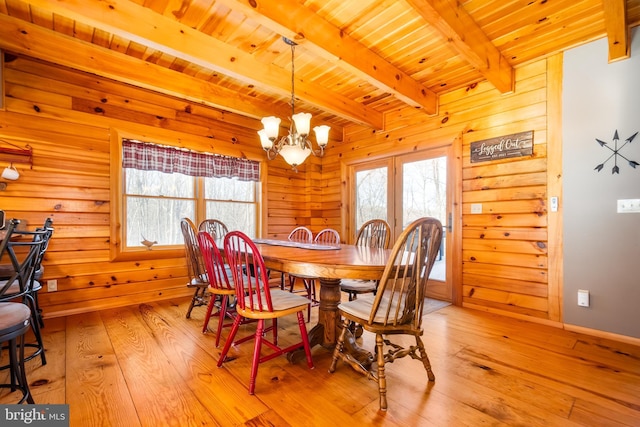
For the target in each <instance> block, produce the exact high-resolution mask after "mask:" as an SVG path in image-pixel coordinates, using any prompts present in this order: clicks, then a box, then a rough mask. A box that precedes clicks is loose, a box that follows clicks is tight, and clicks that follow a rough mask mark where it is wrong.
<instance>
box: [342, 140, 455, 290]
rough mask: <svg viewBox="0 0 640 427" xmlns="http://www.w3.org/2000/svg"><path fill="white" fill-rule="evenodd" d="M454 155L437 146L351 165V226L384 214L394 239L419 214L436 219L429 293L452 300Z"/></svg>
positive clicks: (358, 225)
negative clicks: (436, 248) (438, 229)
mask: <svg viewBox="0 0 640 427" xmlns="http://www.w3.org/2000/svg"><path fill="white" fill-rule="evenodd" d="M452 158H453V155H452V149H451V147H441V148H434V149H430V150H425V151H422V152H417V153H416V152H413V153H411V154H406V155H401V156H395V157H390V158H387V159H382V160H377V161H372V162H366V163H360V164H357V165H353V166H352V167H351V172H352V173H351V180H352V182H353V187H352V191H351V200H352V202H353V203H351V206H353V214H352V218H351V224H352V227H351V229H353V230H358V229H359V228H360V226H362V224H364V222H366V221H368V220H370V219H374V218H382V219H384V220H386V221H387V222H388V223H389V225H391V229H392V231H393V236H392V239H391V241H392V242H394V241H395V240H396V239H397V237H398V236H399V235H400V233H401V232H402V230H403V229H404V228H405V227H406V226H407V225H409V224H411V222H413V221H414V220H416V219H418V218H421V217H424V216H430V217H434V218H437V219H439V220H440V222H441V223H442V225H443V240H442V245H441V248H440V253H439V254H438V256H437V258H436V260H437V261H436V265H435V266H434V268H433V270H432V272H431V275H430V276H429V284H428V286H427V296H429V297H431V298H437V299H442V300H447V301H451V300H452V286H451V276H452V275H451V271H452V270H451V262H449V260H451V249H450V248H451V247H452V245H451V243H450V242H452V241H453V240H452V230H451V226H450V225H451V216H452V209H451V207H452V204H453V203H452V198H453V191H452V188H453V184H454V183H453V181H454V180H455V175H454V174H452V173H451V171H452V170H453V169H454V168H453V165H452Z"/></svg>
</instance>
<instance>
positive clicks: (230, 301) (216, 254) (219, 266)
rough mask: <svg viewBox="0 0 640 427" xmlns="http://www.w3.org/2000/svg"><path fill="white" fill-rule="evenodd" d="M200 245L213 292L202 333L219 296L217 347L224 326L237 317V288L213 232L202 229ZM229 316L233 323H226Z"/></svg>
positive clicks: (199, 235)
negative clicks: (212, 234)
mask: <svg viewBox="0 0 640 427" xmlns="http://www.w3.org/2000/svg"><path fill="white" fill-rule="evenodd" d="M198 245H199V246H200V253H202V259H203V260H204V265H205V267H206V269H207V278H208V279H209V288H208V291H209V293H210V294H211V298H210V299H209V307H208V308H207V314H206V315H205V318H204V324H203V325H202V333H205V332H207V327H208V325H209V319H211V312H212V311H213V308H214V307H215V306H216V304H217V303H218V301H217V300H216V298H215V297H216V296H218V297H219V299H220V300H219V307H220V308H219V311H218V328H217V330H216V347H218V346H219V345H220V336H221V334H222V328H223V327H227V326H231V325H232V324H233V323H232V322H233V320H234V319H235V298H236V289H235V287H234V285H233V283H234V282H233V280H232V279H231V269H230V268H229V266H228V265H227V264H225V262H224V257H223V256H222V253H221V252H220V249H218V246H217V242H216V240H214V238H213V237H212V236H211V234H209V233H208V232H206V231H200V232H199V233H198ZM227 318H229V319H231V323H224V322H225V320H226V319H227Z"/></svg>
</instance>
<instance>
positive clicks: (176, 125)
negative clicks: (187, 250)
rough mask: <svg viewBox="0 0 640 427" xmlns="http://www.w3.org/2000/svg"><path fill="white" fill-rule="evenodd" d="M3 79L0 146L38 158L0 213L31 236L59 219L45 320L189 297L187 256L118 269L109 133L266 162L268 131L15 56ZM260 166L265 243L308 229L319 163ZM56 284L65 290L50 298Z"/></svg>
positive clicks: (44, 296)
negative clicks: (21, 223) (312, 178)
mask: <svg viewBox="0 0 640 427" xmlns="http://www.w3.org/2000/svg"><path fill="white" fill-rule="evenodd" d="M4 79H5V83H6V86H5V90H6V98H5V109H4V110H0V138H3V139H6V140H9V141H11V142H12V143H15V144H17V145H19V146H25V145H27V144H28V145H29V146H31V147H32V148H33V152H34V160H33V168H32V169H29V168H28V167H21V165H18V168H19V170H20V173H21V176H20V179H19V180H17V181H15V182H9V183H8V186H7V189H6V190H5V191H3V192H0V208H2V209H4V210H5V211H6V213H7V217H8V218H12V217H16V218H21V219H24V220H26V221H27V223H28V227H29V228H33V227H35V226H38V225H41V224H43V223H44V220H45V219H46V218H47V217H52V218H53V220H54V226H55V233H54V237H53V239H52V240H51V244H50V246H49V249H48V251H47V254H46V257H45V260H44V266H45V272H44V278H43V284H44V289H43V291H42V292H41V293H40V302H41V305H42V306H43V308H44V312H45V316H57V315H63V314H69V313H77V312H84V311H91V310H97V309H102V308H108V307H114V306H122V305H127V304H132V303H140V302H144V301H151V300H155V299H163V298H171V297H175V296H179V295H190V294H191V290H188V289H187V288H186V286H185V284H186V283H187V279H186V266H185V259H184V257H183V256H178V257H175V256H174V257H170V258H167V257H166V256H162V255H160V254H158V255H157V258H155V256H156V254H154V253H153V252H151V253H147V254H145V256H144V257H143V258H141V259H139V260H133V261H122V262H112V261H111V260H110V251H109V250H110V235H109V233H110V223H111V217H110V204H111V200H110V176H109V174H110V165H109V158H110V138H111V135H112V133H113V132H119V133H122V132H124V133H126V134H127V135H138V136H140V137H141V138H147V139H148V140H153V141H157V142H161V143H166V144H172V145H178V146H185V147H189V148H191V149H194V150H198V151H208V152H214V153H219V154H225V155H233V156H239V157H242V156H244V157H247V158H251V159H254V160H265V159H266V158H265V155H264V153H263V152H262V149H261V148H260V145H259V141H258V138H257V135H256V130H257V129H259V128H261V125H260V122H259V121H258V120H255V119H248V118H244V117H241V116H238V115H235V114H229V113H224V112H222V111H219V110H216V109H213V108H210V107H207V106H203V105H199V104H196V103H193V102H189V101H184V100H180V99H177V98H172V97H169V96H166V95H161V94H157V93H153V92H150V91H147V90H143V89H138V88H135V87H132V86H128V85H124V84H121V83H116V82H113V81H110V80H107V79H104V78H100V77H96V76H93V75H89V74H86V73H81V72H77V71H73V70H70V69H66V68H63V67H58V66H54V65H51V64H48V63H45V62H42V61H38V60H35V59H31V58H24V57H16V56H13V55H10V54H8V55H7V61H6V63H5V76H4ZM263 166H264V167H265V170H266V171H268V173H267V174H264V181H263V184H264V185H263V187H264V189H265V191H264V192H263V201H265V206H266V207H267V208H268V209H267V211H266V212H267V213H266V218H267V219H268V222H267V223H266V224H265V225H264V234H268V235H270V236H276V237H278V236H281V235H283V234H284V235H285V236H286V235H287V234H288V232H289V231H290V230H291V228H293V227H295V226H296V225H310V224H311V220H310V217H311V210H310V205H309V201H310V200H311V196H310V195H309V191H308V190H307V188H308V186H309V183H308V178H307V175H308V174H307V173H306V172H305V169H308V168H311V169H314V170H316V169H317V170H319V162H318V161H316V162H315V164H313V163H312V164H310V165H305V166H304V167H301V168H300V172H298V173H297V174H296V173H292V172H291V170H290V168H289V166H287V165H286V164H285V163H284V162H283V161H282V160H281V159H277V160H274V161H272V162H268V164H267V163H266V162H265V164H264V165H263ZM3 167H4V166H3ZM271 189H272V190H273V191H270V190H271ZM315 192H316V194H317V193H318V192H319V189H316V190H315ZM176 226H178V225H177V224H176ZM52 279H55V280H57V281H58V291H57V292H48V289H47V286H46V283H47V280H52Z"/></svg>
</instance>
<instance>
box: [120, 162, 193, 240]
mask: <svg viewBox="0 0 640 427" xmlns="http://www.w3.org/2000/svg"><path fill="white" fill-rule="evenodd" d="M164 175H165V176H170V175H166V174H164ZM190 184H191V183H190ZM191 187H193V185H191ZM126 212H127V233H126V236H125V238H126V242H125V246H128V247H136V246H140V247H142V246H143V245H142V244H141V243H140V242H141V241H142V240H143V239H147V240H150V241H152V242H153V241H155V242H157V244H158V245H182V244H184V239H183V237H182V231H181V230H180V219H181V218H184V217H187V218H191V219H192V220H193V219H194V218H195V202H194V200H185V199H183V200H180V199H165V198H163V199H157V198H146V197H132V196H128V197H127V198H126Z"/></svg>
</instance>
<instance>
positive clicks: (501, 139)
mask: <svg viewBox="0 0 640 427" xmlns="http://www.w3.org/2000/svg"><path fill="white" fill-rule="evenodd" d="M532 155H533V131H532V130H530V131H527V132H520V133H514V134H511V135H504V136H498V137H496V138H490V139H484V140H482V141H476V142H472V143H471V163H478V162H486V161H489V160H502V159H510V158H512V157H523V156H532Z"/></svg>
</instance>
